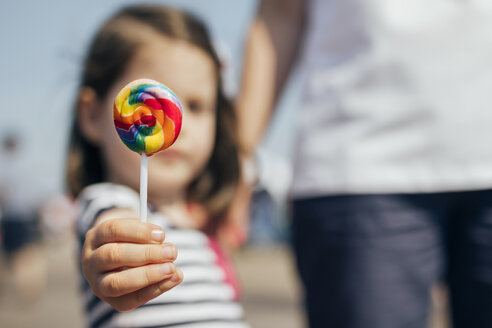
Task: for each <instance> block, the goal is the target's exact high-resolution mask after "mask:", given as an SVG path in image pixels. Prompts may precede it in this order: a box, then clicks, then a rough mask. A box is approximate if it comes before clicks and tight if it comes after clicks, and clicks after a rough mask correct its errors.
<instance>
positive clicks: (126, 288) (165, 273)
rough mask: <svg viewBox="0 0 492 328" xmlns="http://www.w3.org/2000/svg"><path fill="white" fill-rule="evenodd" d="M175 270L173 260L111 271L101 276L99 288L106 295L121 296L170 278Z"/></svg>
mask: <svg viewBox="0 0 492 328" xmlns="http://www.w3.org/2000/svg"><path fill="white" fill-rule="evenodd" d="M175 272H176V267H175V266H174V264H173V263H171V262H166V263H162V264H150V265H146V266H141V267H136V268H129V269H125V270H122V271H118V272H109V273H106V274H104V275H102V277H101V278H100V280H99V282H98V289H99V291H100V294H101V295H102V296H104V297H119V296H122V295H125V294H129V293H132V292H134V291H137V290H139V289H142V288H145V287H147V286H150V285H153V284H155V283H158V282H160V281H162V280H164V279H167V278H170V277H171V276H173V275H174V273H175Z"/></svg>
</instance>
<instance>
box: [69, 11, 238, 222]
mask: <svg viewBox="0 0 492 328" xmlns="http://www.w3.org/2000/svg"><path fill="white" fill-rule="evenodd" d="M142 25H144V26H147V27H150V28H152V29H153V30H154V31H156V32H157V33H159V34H161V35H164V36H167V37H170V38H175V39H179V40H184V41H187V42H189V43H190V44H192V45H195V46H198V47H199V48H200V49H202V50H204V51H205V52H206V53H207V54H209V55H210V57H211V58H212V60H213V62H214V65H215V69H216V73H217V80H218V88H217V90H218V91H217V105H216V106H217V114H216V115H217V124H216V126H217V127H216V136H215V145H214V149H213V152H212V155H211V158H210V160H209V162H208V164H207V165H206V167H205V169H204V170H203V172H201V174H200V175H199V176H198V177H197V178H196V179H195V180H194V181H193V182H192V183H191V185H190V186H189V188H188V200H189V201H191V202H197V203H200V204H201V205H202V206H204V208H205V209H206V210H207V212H208V213H209V215H210V217H211V218H220V217H222V216H223V214H224V213H225V211H226V210H227V208H228V206H229V205H230V203H231V201H232V198H233V196H234V194H235V190H236V187H237V182H238V179H239V163H238V154H237V138H236V117H235V114H234V110H233V107H232V104H231V102H230V100H229V99H227V98H226V96H225V95H224V92H223V89H222V83H221V78H220V62H219V58H218V56H217V54H216V52H215V50H214V48H213V46H212V43H211V41H210V38H209V36H208V31H207V29H206V27H205V25H204V24H203V23H202V22H201V21H200V20H198V19H197V18H195V17H193V16H192V15H190V14H188V13H185V12H183V11H180V10H177V9H171V8H164V7H161V6H147V5H146V6H143V5H137V6H130V7H125V8H123V9H122V10H120V11H119V12H117V13H116V14H115V15H114V16H113V17H111V18H110V19H109V20H108V21H107V22H106V23H105V24H104V25H103V26H102V27H101V28H100V30H99V32H98V33H97V34H96V35H95V37H94V39H93V41H92V43H91V45H90V47H89V49H88V53H87V56H86V59H85V64H84V70H83V72H82V77H81V82H80V88H83V87H90V88H92V89H93V90H94V91H95V93H96V94H97V96H98V97H99V99H104V97H105V96H106V95H107V93H108V91H109V89H110V88H111V86H112V85H113V84H114V83H115V82H116V81H117V80H118V78H119V77H120V76H121V74H122V73H123V72H124V71H125V67H126V66H127V65H128V63H129V62H130V60H131V59H132V57H133V56H134V55H135V53H136V51H137V49H138V47H139V46H140V45H141V42H142V41H139V38H138V36H139V27H142ZM143 33H145V32H143ZM108 110H109V109H108ZM75 113H77V110H75ZM66 176H67V184H68V188H69V191H70V193H71V194H72V195H73V196H77V195H78V193H79V192H80V191H81V190H82V189H83V188H84V187H86V186H88V185H90V184H94V183H98V182H103V181H104V180H105V172H104V165H103V158H102V155H101V152H100V149H99V147H98V146H97V145H94V144H92V143H91V142H89V141H88V140H87V139H86V138H85V137H84V135H83V134H82V133H81V130H80V128H79V125H78V123H77V114H75V117H74V121H73V124H72V129H71V136H70V142H69V150H68V158H67V164H66Z"/></svg>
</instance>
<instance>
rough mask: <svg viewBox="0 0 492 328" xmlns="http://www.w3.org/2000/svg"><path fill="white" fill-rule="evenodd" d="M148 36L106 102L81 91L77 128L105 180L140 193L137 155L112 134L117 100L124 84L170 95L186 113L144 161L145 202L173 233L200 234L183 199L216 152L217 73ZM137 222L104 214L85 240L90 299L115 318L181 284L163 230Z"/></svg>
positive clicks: (125, 213)
mask: <svg viewBox="0 0 492 328" xmlns="http://www.w3.org/2000/svg"><path fill="white" fill-rule="evenodd" d="M150 34H151V35H148V39H147V42H145V43H144V45H142V46H141V47H139V49H138V51H137V53H136V54H135V55H134V56H133V58H132V59H131V61H130V63H129V65H128V66H127V68H126V70H125V72H123V74H122V75H121V76H120V77H119V78H118V80H117V81H116V82H115V83H114V85H112V87H111V88H110V90H109V92H108V94H107V96H106V97H105V98H104V99H98V98H97V97H96V96H95V93H94V92H93V91H92V90H90V89H88V88H84V89H82V90H81V92H80V96H79V124H80V126H81V130H82V132H83V134H84V135H85V137H86V138H87V139H88V140H90V141H91V142H93V143H95V144H97V145H98V146H99V147H100V149H101V152H102V154H103V158H104V163H105V169H106V172H107V173H106V174H107V175H106V177H105V178H106V180H107V181H109V182H114V183H118V184H121V185H126V186H129V187H131V188H133V189H135V190H136V191H138V189H139V170H140V155H139V154H137V153H134V152H132V151H131V150H129V149H128V148H127V147H126V146H125V145H124V144H123V142H122V141H121V140H120V138H119V136H118V135H117V133H116V130H115V128H114V123H113V112H112V106H113V101H114V98H115V96H116V95H117V93H118V92H119V90H120V89H121V88H122V87H124V86H125V85H126V84H127V83H128V82H130V81H133V80H136V79H140V78H149V79H153V80H156V81H159V82H161V83H163V84H165V85H166V86H168V87H169V88H170V89H171V90H173V92H174V93H175V94H176V95H177V96H178V98H179V99H180V101H181V104H182V106H183V125H182V129H181V133H180V135H179V137H178V139H177V141H176V142H175V143H174V144H173V145H172V146H171V147H169V148H168V149H166V150H164V151H162V152H160V153H157V154H155V155H153V156H151V157H150V158H149V189H148V199H149V203H150V204H152V205H153V206H154V208H156V209H157V210H158V211H159V212H161V213H163V214H166V215H167V217H168V218H169V219H170V220H171V221H173V223H174V224H176V225H177V226H181V227H189V228H197V227H199V226H200V224H203V222H201V223H200V222H197V221H196V220H194V219H192V218H191V217H190V215H189V213H188V211H187V204H186V197H185V192H186V188H187V186H188V185H189V183H190V182H191V181H192V180H193V179H194V178H195V177H196V176H197V175H198V173H199V172H201V171H202V170H203V168H204V166H205V165H206V164H207V162H208V160H209V158H210V156H211V153H212V150H213V146H214V141H215V128H216V94H217V76H216V71H215V67H214V63H213V61H212V59H211V57H210V56H209V55H207V53H206V52H204V51H203V50H201V49H200V48H198V47H197V46H194V45H192V44H190V43H187V42H184V41H179V40H175V39H170V38H167V37H164V36H161V35H158V34H155V33H153V34H152V33H150ZM137 216H138V215H137V213H135V212H133V211H130V210H125V209H117V210H110V211H106V212H104V213H103V214H102V215H101V216H100V217H98V219H97V221H96V223H95V226H94V228H92V229H91V230H89V232H88V233H87V234H86V241H85V244H84V247H83V250H82V259H81V260H82V270H83V272H84V275H85V277H86V279H87V281H88V283H89V285H90V286H91V289H92V290H93V292H94V294H96V295H97V296H98V297H99V298H101V299H103V300H104V301H106V302H107V303H109V304H111V305H112V306H113V307H114V308H115V309H117V310H120V311H127V310H130V309H133V308H135V307H137V306H139V305H141V304H143V303H145V302H147V301H148V300H150V299H152V298H155V297H157V296H158V295H160V294H162V293H163V292H165V291H167V290H169V289H171V288H173V287H174V286H176V285H177V284H179V283H180V282H181V281H182V279H183V276H182V273H181V271H180V270H179V269H177V268H176V267H175V266H174V264H173V261H174V260H175V259H176V256H177V252H176V249H175V247H174V246H173V245H172V244H169V243H165V242H164V238H165V234H164V233H163V231H162V229H161V228H159V227H157V226H154V225H152V224H150V223H141V222H138V219H137ZM125 218H129V219H130V220H127V219H125ZM121 268H124V269H123V270H121Z"/></svg>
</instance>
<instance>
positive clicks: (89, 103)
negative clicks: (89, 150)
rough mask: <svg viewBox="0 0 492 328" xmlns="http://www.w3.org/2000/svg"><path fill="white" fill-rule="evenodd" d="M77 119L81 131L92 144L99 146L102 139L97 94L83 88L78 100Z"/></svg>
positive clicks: (87, 88)
mask: <svg viewBox="0 0 492 328" xmlns="http://www.w3.org/2000/svg"><path fill="white" fill-rule="evenodd" d="M77 112H78V113H77V114H78V115H77V117H78V124H79V128H80V131H81V132H82V134H83V136H84V137H85V138H86V139H87V140H88V141H90V142H92V143H94V144H98V143H99V142H100V140H101V138H102V133H101V131H102V129H101V120H102V116H103V115H102V114H103V113H101V110H100V102H99V99H98V97H97V95H96V92H95V91H94V90H93V89H92V88H89V87H83V88H82V89H81V90H80V92H79V97H78V100H77Z"/></svg>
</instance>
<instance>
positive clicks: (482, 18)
mask: <svg viewBox="0 0 492 328" xmlns="http://www.w3.org/2000/svg"><path fill="white" fill-rule="evenodd" d="M491 30H492V4H491V3H490V2H489V1H481V0H470V1H451V0H433V1H424V0H417V1H411V2H408V1H405V0H392V1H385V0H372V1H362V0H311V1H308V0H263V1H261V2H260V4H259V7H258V12H257V15H256V18H255V20H254V22H253V23H252V25H251V29H250V32H249V36H248V39H247V45H246V50H245V61H244V73H243V74H244V75H243V79H242V86H241V94H240V97H239V100H238V108H237V110H238V115H239V119H240V127H239V132H240V135H241V137H240V139H241V142H242V144H243V147H244V148H245V149H247V150H248V151H249V153H250V154H251V153H252V152H253V151H254V147H255V146H256V144H257V143H258V142H259V141H260V140H261V136H262V133H263V130H264V129H265V127H266V126H267V124H268V120H269V117H270V115H271V112H272V108H273V107H274V105H275V103H276V101H277V99H278V97H279V95H280V94H281V91H282V88H283V87H284V85H285V82H286V80H287V78H288V76H289V73H290V72H291V70H292V66H293V64H294V63H298V64H299V68H300V71H301V74H302V75H303V76H304V78H303V83H302V96H301V99H302V100H301V102H300V104H299V105H298V117H297V118H296V124H297V128H298V129H297V130H298V132H297V137H296V146H295V151H294V178H293V184H292V188H291V196H292V205H293V206H292V207H293V246H294V250H295V254H296V259H297V266H298V270H299V273H300V276H301V279H302V282H303V284H304V287H305V300H306V307H307V314H308V319H309V324H310V326H311V327H336V328H399V327H402V328H403V327H412V328H413V327H415V328H421V327H425V326H426V325H427V320H428V313H429V303H430V302H429V298H430V297H429V296H430V295H429V294H430V293H429V289H430V287H431V285H432V284H433V283H434V282H436V281H437V280H439V279H440V278H442V277H445V278H446V281H447V283H448V285H449V290H450V295H451V313H452V323H453V327H455V328H462V327H466V328H470V327H480V328H482V327H492V311H491V307H492V274H491V272H492V247H491V245H492V243H491V240H492V211H491V204H492V191H491V190H490V188H491V186H492V148H491V147H490V144H491V142H492V129H490V122H492V112H491V111H490V104H491V103H492V93H491V92H490V90H492V62H491V61H490V58H492V33H490V31H491ZM252 118H254V119H252Z"/></svg>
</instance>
